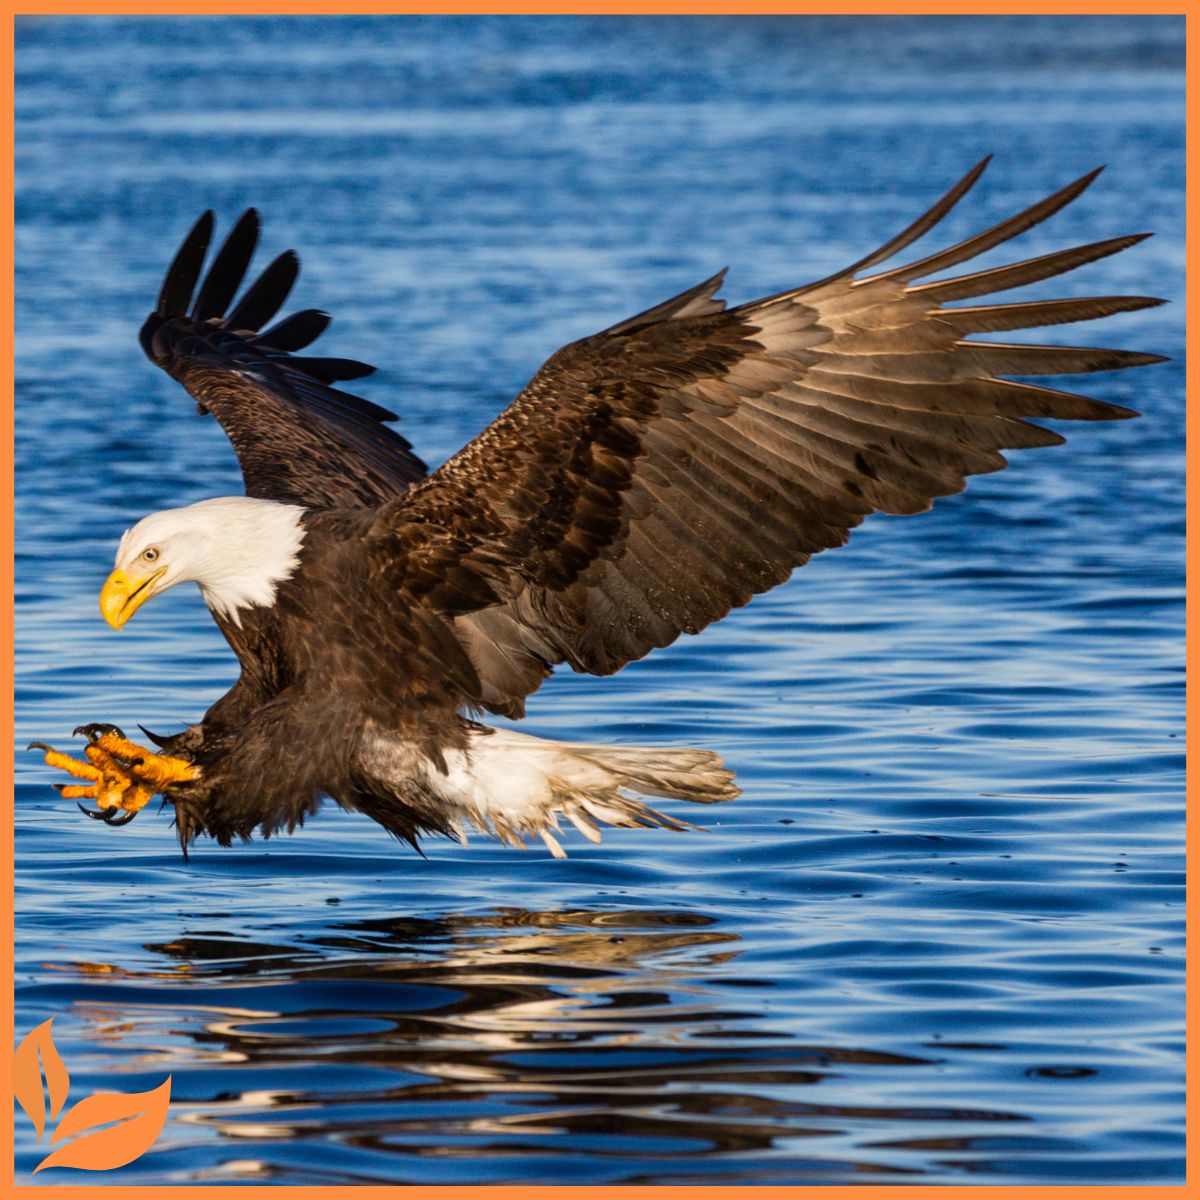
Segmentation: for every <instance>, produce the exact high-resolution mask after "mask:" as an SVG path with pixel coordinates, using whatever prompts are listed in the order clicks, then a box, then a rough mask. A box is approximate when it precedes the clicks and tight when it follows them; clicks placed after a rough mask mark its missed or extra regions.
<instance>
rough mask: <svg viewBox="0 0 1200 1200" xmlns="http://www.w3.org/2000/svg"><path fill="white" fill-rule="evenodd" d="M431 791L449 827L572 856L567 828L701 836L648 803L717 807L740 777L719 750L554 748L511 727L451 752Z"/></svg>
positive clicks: (589, 833)
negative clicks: (563, 841)
mask: <svg viewBox="0 0 1200 1200" xmlns="http://www.w3.org/2000/svg"><path fill="white" fill-rule="evenodd" d="M445 757H446V770H445V772H441V771H430V772H429V774H428V775H427V776H426V778H425V789H426V791H427V792H432V793H434V794H436V795H437V796H439V798H440V800H441V804H442V806H443V807H442V812H443V813H444V814H445V816H446V818H447V823H448V825H449V827H450V828H451V829H452V830H453V831H455V833H456V834H457V836H459V838H460V839H461V840H463V841H466V833H467V829H468V828H473V829H475V830H477V831H479V832H481V833H486V834H491V835H493V836H495V837H498V838H499V839H500V840H501V841H503V842H505V843H507V844H508V845H514V846H519V845H524V843H525V839H526V838H529V837H538V838H541V840H542V841H543V842H544V843H545V844H546V847H547V848H548V849H549V851H550V853H551V854H553V855H554V857H555V858H565V857H566V852H565V851H564V850H563V848H562V846H561V845H560V843H559V841H558V839H557V838H556V837H555V834H557V833H561V832H563V828H564V822H565V823H566V824H567V825H568V826H573V827H574V828H575V829H577V830H578V831H579V832H580V833H581V834H583V836H584V837H585V838H587V839H588V841H590V842H593V843H598V842H599V841H600V826H601V825H615V826H626V827H630V826H633V827H640V828H643V829H650V828H659V829H675V830H682V829H695V828H697V826H695V825H691V824H689V823H688V822H687V821H681V820H679V819H678V818H676V817H671V816H668V815H666V814H665V813H661V812H658V811H657V810H656V809H654V808H652V807H651V806H650V805H649V804H646V803H645V802H644V801H643V800H642V799H640V797H644V796H651V797H663V798H665V799H670V800H689V801H691V802H692V803H693V804H717V803H720V802H722V801H725V800H732V799H733V798H734V797H735V796H737V795H738V794H739V791H738V788H737V786H736V785H735V784H734V782H733V772H732V771H730V770H729V769H728V768H727V767H726V766H725V764H724V763H723V762H722V761H721V759H720V757H719V756H718V755H716V754H714V753H713V752H712V751H711V750H696V749H669V750H668V749H656V748H645V747H633V746H596V745H586V744H579V743H572V742H554V741H548V740H546V739H544V738H538V737H531V736H530V735H529V734H526V733H517V732H516V731H513V730H507V729H491V730H482V729H481V730H480V731H479V733H477V734H476V735H475V736H474V737H473V738H472V745H471V746H470V747H469V748H468V749H467V750H464V751H451V752H449V753H447V754H446V756H445Z"/></svg>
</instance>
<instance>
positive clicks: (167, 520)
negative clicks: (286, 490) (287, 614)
mask: <svg viewBox="0 0 1200 1200" xmlns="http://www.w3.org/2000/svg"><path fill="white" fill-rule="evenodd" d="M303 512H304V509H302V508H299V507H297V506H296V505H293V504H277V503H276V502H275V501H273V500H255V499H253V498H251V497H249V496H223V497H221V498H220V499H217V500H201V501H200V503H199V504H192V505H189V506H188V507H187V508H171V509H166V510H165V511H163V512H157V513H151V515H150V516H148V517H144V518H143V519H142V520H140V521H139V522H138V523H137V524H136V525H135V526H134V527H133V528H132V529H128V530H126V531H125V534H124V536H123V537H122V538H121V544H120V546H119V547H118V548H117V558H116V563H115V566H116V567H117V569H119V570H122V571H125V572H126V573H127V574H129V575H130V576H134V575H136V574H144V573H145V571H146V569H147V568H146V566H145V565H142V564H145V563H147V562H150V563H152V564H153V566H154V567H155V569H158V568H161V569H162V575H161V577H160V578H159V579H158V580H157V581H156V583H155V585H154V592H155V594H157V593H158V592H162V591H165V590H166V589H167V588H169V587H173V586H174V585H175V584H177V583H186V582H188V581H189V580H194V581H195V582H196V583H197V584H199V585H200V591H201V594H202V595H203V596H204V602H205V604H207V605H208V607H209V609H210V610H211V611H212V612H214V613H219V614H220V615H222V616H224V617H227V618H228V619H229V620H231V621H232V622H233V623H234V624H235V625H240V624H241V618H240V616H239V615H238V614H239V610H241V609H244V608H250V607H252V606H254V605H259V604H263V605H269V604H272V603H273V602H274V600H275V590H276V588H277V587H278V586H279V584H280V583H282V582H283V581H284V580H285V579H288V578H289V577H290V576H291V574H292V572H293V571H295V569H296V565H297V563H298V562H299V556H300V546H301V544H302V543H303V541H304V529H303V527H302V526H301V524H300V517H301V515H302V514H303ZM147 550H149V551H151V554H150V557H149V559H147V558H145V557H144V556H145V555H146V552H147Z"/></svg>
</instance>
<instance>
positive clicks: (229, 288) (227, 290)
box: [192, 208, 259, 321]
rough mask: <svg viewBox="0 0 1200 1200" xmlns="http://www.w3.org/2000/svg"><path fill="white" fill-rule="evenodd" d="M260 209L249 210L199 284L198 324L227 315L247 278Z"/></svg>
mask: <svg viewBox="0 0 1200 1200" xmlns="http://www.w3.org/2000/svg"><path fill="white" fill-rule="evenodd" d="M258 230H259V220H258V210H257V209H253V208H248V209H246V211H245V212H244V213H242V215H241V216H240V217H239V218H238V221H237V224H236V225H234V227H233V229H231V230H230V232H229V236H228V237H227V238H226V239H225V242H224V244H223V245H222V246H221V249H220V250H218V251H217V256H216V258H214V259H213V263H212V266H211V267H209V268H208V274H207V275H205V277H204V282H203V283H202V284H201V285H200V294H199V296H197V297H196V305H195V307H194V308H193V309H192V317H193V318H194V319H195V320H197V321H207V320H209V319H210V318H211V317H220V316H222V315H224V312H225V310H226V309H227V308H228V307H229V304H230V301H232V300H233V297H234V295H235V294H236V293H237V290H238V287H239V286H240V285H241V282H242V280H243V279H244V278H245V275H246V268H247V267H248V266H249V265H250V259H251V257H252V256H253V254H254V247H255V246H256V245H258Z"/></svg>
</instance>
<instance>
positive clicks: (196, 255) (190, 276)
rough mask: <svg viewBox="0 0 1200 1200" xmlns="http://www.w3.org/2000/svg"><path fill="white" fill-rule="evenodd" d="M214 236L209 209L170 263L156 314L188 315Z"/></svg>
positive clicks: (165, 315)
mask: <svg viewBox="0 0 1200 1200" xmlns="http://www.w3.org/2000/svg"><path fill="white" fill-rule="evenodd" d="M212 235H213V212H212V209H211V208H210V209H206V210H205V211H204V213H203V214H202V215H201V217H200V219H199V220H198V221H197V222H196V223H195V225H193V226H192V228H191V232H190V233H189V234H188V235H187V237H185V238H184V239H183V245H182V246H180V247H179V251H178V253H176V255H175V257H174V258H173V259H172V260H171V265H170V266H169V267H168V268H167V273H166V276H165V277H164V278H163V283H162V289H161V290H160V291H159V293H158V305H157V307H156V309H155V311H156V312H158V313H159V314H161V315H162V316H164V317H177V316H182V315H183V314H184V313H185V312H187V306H188V303H189V301H190V300H191V298H192V292H194V291H195V290H196V280H197V279H199V278H200V268H201V267H203V266H204V256H205V255H206V254H207V253H208V243H209V242H210V241H211V240H212Z"/></svg>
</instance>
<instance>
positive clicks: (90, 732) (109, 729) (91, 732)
mask: <svg viewBox="0 0 1200 1200" xmlns="http://www.w3.org/2000/svg"><path fill="white" fill-rule="evenodd" d="M81 733H82V734H83V736H84V737H85V738H87V740H88V741H89V742H94V741H96V739H97V738H102V737H103V736H104V735H105V734H106V733H115V734H116V735H117V737H119V738H120V739H121V740H122V741H124V740H125V733H124V731H123V730H122V729H121V727H120V726H119V725H107V724H105V723H103V722H99V721H98V722H96V723H94V724H92V725H76V726H75V732H74V733H72V734H71V736H72V737H78V736H79V735H80V734H81Z"/></svg>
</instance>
